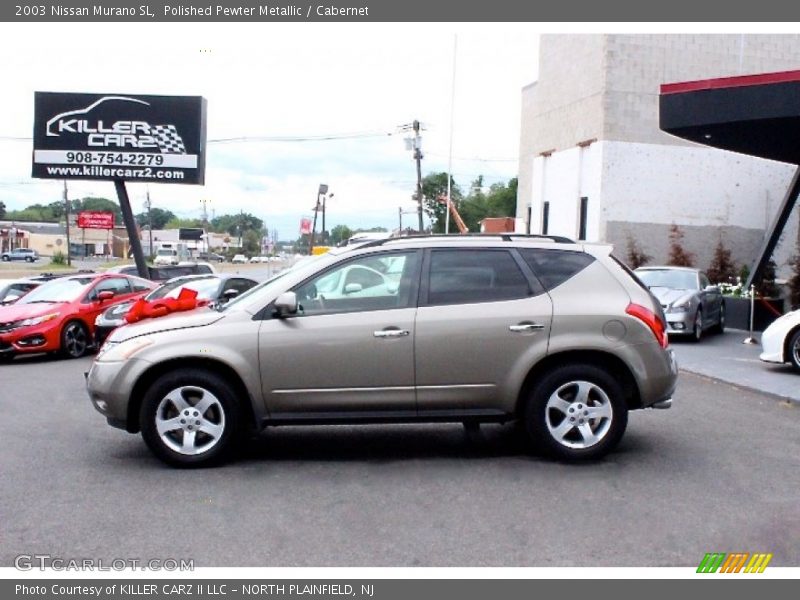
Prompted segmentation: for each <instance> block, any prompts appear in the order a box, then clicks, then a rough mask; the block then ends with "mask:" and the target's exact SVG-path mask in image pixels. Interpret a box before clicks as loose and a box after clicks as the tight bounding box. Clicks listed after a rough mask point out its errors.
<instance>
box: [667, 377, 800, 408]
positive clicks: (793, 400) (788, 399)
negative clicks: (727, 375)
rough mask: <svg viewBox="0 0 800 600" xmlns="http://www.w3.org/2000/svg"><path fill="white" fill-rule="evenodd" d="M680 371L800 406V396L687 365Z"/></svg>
mask: <svg viewBox="0 0 800 600" xmlns="http://www.w3.org/2000/svg"><path fill="white" fill-rule="evenodd" d="M678 371H680V372H684V373H689V374H690V375H694V376H695V377H701V378H703V379H707V380H708V381H715V382H718V383H724V384H726V385H729V386H731V387H734V388H736V389H738V390H743V391H745V392H752V393H756V394H761V395H763V396H768V397H770V398H772V399H774V400H777V401H779V402H783V403H784V404H788V405H790V406H798V407H800V398H793V397H791V396H784V395H782V394H776V393H775V392H768V391H765V390H762V389H760V388H755V387H751V386H748V385H742V384H741V383H736V382H735V381H729V380H727V379H722V378H721V377H715V376H714V375H709V374H708V373H700V372H699V371H692V370H691V369H687V368H685V367H678Z"/></svg>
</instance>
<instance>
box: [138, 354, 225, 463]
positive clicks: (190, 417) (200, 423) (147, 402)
mask: <svg viewBox="0 0 800 600" xmlns="http://www.w3.org/2000/svg"><path fill="white" fill-rule="evenodd" d="M240 423H241V418H240V411H239V407H238V405H237V402H236V394H235V392H234V390H233V389H232V388H231V386H230V385H229V384H228V383H227V382H226V381H225V380H224V379H222V378H221V377H219V376H217V375H215V374H214V373H209V372H206V371H201V370H199V369H182V370H180V371H174V372H172V373H167V374H166V375H163V376H161V377H160V378H159V379H157V380H156V382H155V383H154V384H153V385H152V386H150V388H149V389H148V390H147V392H146V393H145V395H144V400H143V402H142V408H141V412H140V414H139V425H140V427H141V430H142V437H143V438H144V441H145V443H146V444H147V446H148V447H149V448H150V450H152V452H153V453H154V454H155V455H156V456H157V457H158V458H160V459H161V460H162V461H164V462H165V463H167V464H169V465H172V466H175V467H205V466H211V465H214V464H218V463H220V462H222V461H223V460H224V459H225V458H227V457H228V456H229V454H230V452H231V450H232V449H233V447H234V446H235V443H236V442H237V441H238V439H239V437H240V436H239V427H240Z"/></svg>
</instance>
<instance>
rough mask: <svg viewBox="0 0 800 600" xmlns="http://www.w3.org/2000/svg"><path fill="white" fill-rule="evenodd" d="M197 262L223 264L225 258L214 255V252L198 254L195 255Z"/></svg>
mask: <svg viewBox="0 0 800 600" xmlns="http://www.w3.org/2000/svg"><path fill="white" fill-rule="evenodd" d="M197 258H198V260H203V261H210V262H218V263H221V262H225V257H224V256H222V255H221V254H216V253H215V252H200V253H199V254H198V255H197Z"/></svg>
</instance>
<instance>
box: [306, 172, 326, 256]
mask: <svg viewBox="0 0 800 600" xmlns="http://www.w3.org/2000/svg"><path fill="white" fill-rule="evenodd" d="M327 193H328V186H327V185H326V184H324V183H320V184H319V189H317V200H316V201H315V202H314V224H313V225H312V226H311V240H310V241H309V244H308V254H309V256H310V255H312V254H314V235H315V234H316V232H317V213H318V212H319V197H320V196H322V197H323V202H324V201H325V200H324V199H325V194H327ZM322 216H323V217H322V218H323V221H322V222H323V225H322V227H323V229H324V227H325V225H324V223H325V213H324V212H323V213H322Z"/></svg>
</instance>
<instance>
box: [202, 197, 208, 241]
mask: <svg viewBox="0 0 800 600" xmlns="http://www.w3.org/2000/svg"><path fill="white" fill-rule="evenodd" d="M200 202H201V203H202V205H203V240H204V241H205V245H206V247H205V248H204V250H205V251H206V252H208V250H209V248H208V209H207V208H206V204H207V203H208V200H206V199H205V198H203V199H201V200H200Z"/></svg>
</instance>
